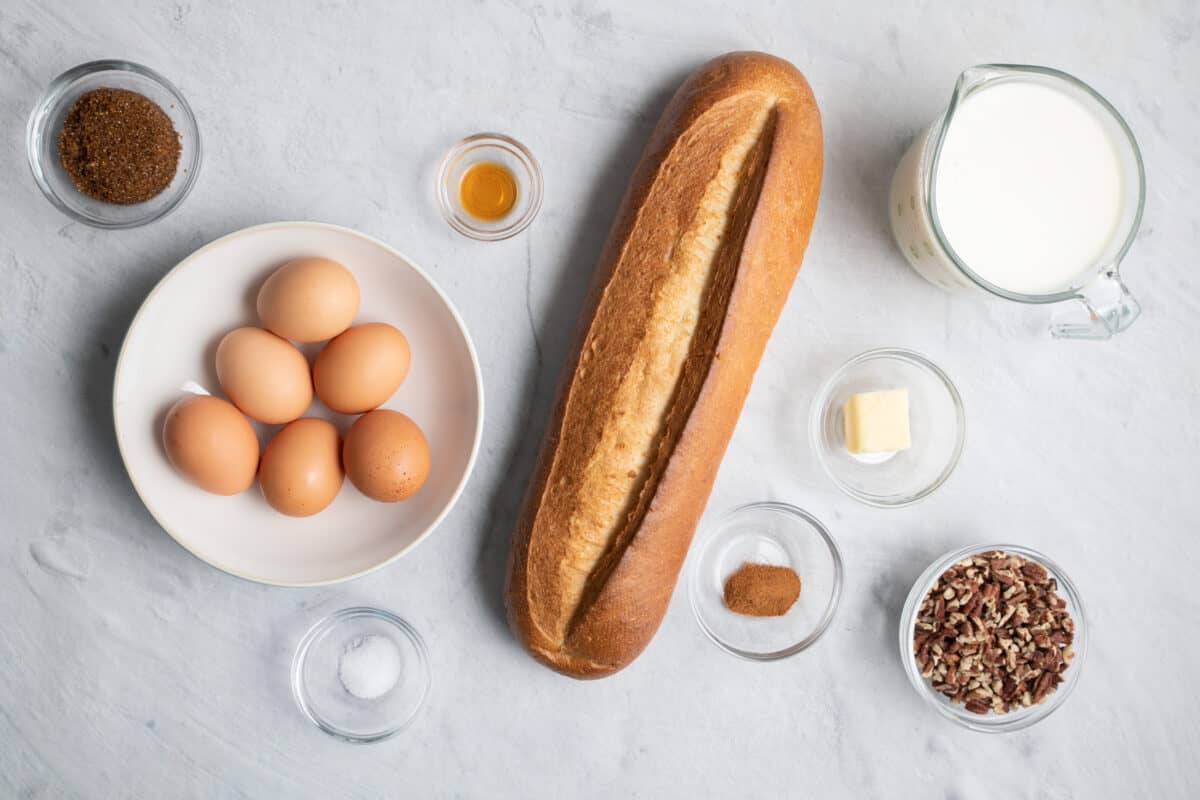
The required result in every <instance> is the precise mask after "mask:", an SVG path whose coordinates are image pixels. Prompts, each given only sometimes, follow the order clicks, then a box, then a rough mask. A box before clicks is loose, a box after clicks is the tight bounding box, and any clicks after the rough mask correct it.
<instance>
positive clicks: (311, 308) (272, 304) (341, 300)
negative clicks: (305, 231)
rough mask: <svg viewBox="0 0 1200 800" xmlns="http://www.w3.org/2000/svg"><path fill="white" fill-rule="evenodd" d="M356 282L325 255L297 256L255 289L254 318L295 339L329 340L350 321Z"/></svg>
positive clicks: (354, 311)
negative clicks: (256, 315)
mask: <svg viewBox="0 0 1200 800" xmlns="http://www.w3.org/2000/svg"><path fill="white" fill-rule="evenodd" d="M358 299H359V293H358V282H357V281H356V280H354V276H353V275H352V274H350V270H348V269H346V268H345V267H343V266H342V265H341V264H339V263H338V262H336V261H331V260H329V259H328V258H297V259H295V260H294V261H289V262H288V263H286V264H284V265H283V266H282V267H280V268H279V269H277V270H275V271H274V272H272V273H271V277H269V278H267V280H266V281H265V282H264V283H263V285H262V288H261V289H259V290H258V303H257V305H258V318H259V319H260V320H262V324H263V325H264V326H265V327H266V328H267V330H269V331H271V332H272V333H275V334H278V335H279V336H282V337H283V338H285V339H291V340H292V341H295V342H320V341H324V340H325V339H332V338H333V337H334V336H337V335H338V334H339V333H341V332H342V331H344V330H346V328H348V327H350V323H351V322H354V315H355V314H357V313H358Z"/></svg>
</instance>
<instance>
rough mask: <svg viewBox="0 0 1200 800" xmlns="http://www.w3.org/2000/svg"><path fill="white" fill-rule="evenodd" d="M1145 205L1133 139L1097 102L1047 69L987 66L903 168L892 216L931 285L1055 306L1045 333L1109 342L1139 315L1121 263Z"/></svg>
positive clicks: (971, 76)
mask: <svg viewBox="0 0 1200 800" xmlns="http://www.w3.org/2000/svg"><path fill="white" fill-rule="evenodd" d="M1144 198H1145V172H1144V169H1143V167H1142V158H1141V153H1140V152H1139V151H1138V146H1137V142H1136V141H1135V140H1134V138H1133V133H1132V132H1131V131H1130V130H1129V126H1128V125H1126V124H1125V120H1123V119H1122V118H1121V115H1120V114H1118V113H1117V111H1116V109H1114V108H1113V107H1112V106H1111V105H1110V104H1109V103H1108V101H1107V100H1105V99H1104V98H1103V97H1101V96H1100V95H1099V94H1097V93H1096V92H1095V91H1093V90H1092V89H1091V88H1090V87H1089V86H1087V85H1086V84H1084V83H1083V82H1081V81H1079V80H1077V79H1076V78H1073V77H1071V76H1070V75H1067V74H1066V73H1064V72H1059V71H1058V70H1053V69H1047V68H1045V67H1031V66H1020V65H1012V64H987V65H983V66H978V67H972V68H970V69H968V70H967V71H965V72H964V73H963V74H962V75H961V76H959V79H958V84H957V85H956V86H955V89H954V94H953V96H952V97H951V98H950V105H949V107H948V108H947V109H946V111H945V112H944V113H943V114H942V115H941V116H940V117H939V118H938V119H937V120H936V121H935V122H934V123H933V125H932V126H930V128H929V129H928V130H927V131H924V132H922V133H921V134H920V135H918V136H917V139H916V141H915V142H913V144H912V146H911V147H910V148H909V150H908V152H907V153H906V154H905V155H904V157H903V158H902V159H901V160H900V164H899V166H898V167H897V168H896V174H895V177H894V178H893V179H892V189H891V196H890V206H889V213H890V216H891V220H892V232H893V234H894V235H895V237H896V242H897V244H899V245H900V249H901V250H903V251H904V255H905V257H906V258H907V259H908V261H909V263H910V264H912V266H913V268H914V269H916V271H917V272H919V273H920V274H921V275H922V276H924V277H925V278H926V279H927V280H929V281H930V282H931V283H933V284H935V285H937V286H940V287H942V288H944V289H947V290H950V291H960V290H961V291H977V290H984V291H987V292H990V293H991V294H993V295H996V296H999V297H1003V298H1006V299H1008V300H1015V301H1017V302H1021V303H1061V304H1062V305H1060V306H1058V307H1056V309H1055V313H1054V315H1053V321H1052V323H1051V327H1050V330H1051V333H1052V334H1053V335H1055V336H1057V337H1061V338H1069V339H1107V338H1109V337H1111V336H1112V335H1114V334H1116V333H1119V332H1120V331H1123V330H1125V329H1126V328H1128V327H1129V326H1130V325H1132V324H1133V322H1134V320H1136V319H1137V317H1138V314H1139V313H1140V310H1141V309H1140V307H1139V306H1138V304H1137V301H1136V300H1134V299H1133V295H1131V294H1130V293H1129V290H1128V289H1126V288H1125V284H1124V283H1123V282H1122V281H1121V276H1120V274H1119V267H1120V264H1121V260H1122V259H1123V258H1124V257H1125V253H1126V252H1127V251H1128V250H1129V246H1130V245H1131V244H1132V243H1133V240H1134V236H1135V235H1136V234H1137V229H1138V224H1139V223H1140V222H1141V218H1142V204H1143V201H1144Z"/></svg>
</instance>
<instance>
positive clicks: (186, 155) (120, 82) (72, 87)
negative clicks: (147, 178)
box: [25, 60, 200, 228]
mask: <svg viewBox="0 0 1200 800" xmlns="http://www.w3.org/2000/svg"><path fill="white" fill-rule="evenodd" d="M93 89H128V90H130V91H133V92H137V93H138V94H140V95H143V96H145V97H146V98H148V99H149V100H151V101H152V102H154V103H155V104H156V105H157V106H158V107H159V108H161V109H162V110H163V112H164V113H165V114H166V115H167V116H168V117H170V119H171V123H172V124H173V125H174V126H175V130H176V131H177V132H178V133H179V145H180V153H179V166H178V169H177V170H176V172H175V177H174V179H173V180H172V181H171V184H170V185H169V186H167V188H166V189H164V190H163V191H162V192H160V193H159V194H157V195H155V196H154V197H152V198H150V199H149V200H147V201H145V202H144V203H134V204H131V205H120V204H117V203H105V202H104V201H102V200H96V199H95V198H92V197H88V196H87V195H85V194H83V193H82V192H80V191H79V190H78V189H76V188H75V184H74V183H73V182H72V181H71V177H70V176H69V175H68V174H67V172H66V170H65V169H63V165H62V160H61V159H60V158H59V154H58V134H59V131H61V130H62V126H63V121H64V120H65V119H66V117H67V113H68V112H69V111H70V110H71V107H72V106H73V105H75V101H76V100H78V99H79V97H80V96H81V95H83V94H86V93H87V92H90V91H92V90H93ZM25 148H26V154H27V156H28V157H29V166H30V168H31V169H32V170H33V177H34V179H35V180H36V181H37V184H38V187H39V188H41V190H42V194H44V195H46V199H47V200H49V201H50V202H51V203H53V204H54V205H55V207H57V208H58V209H59V210H60V211H62V212H63V213H64V214H66V215H67V216H69V217H72V218H73V219H76V220H78V221H79V222H83V223H86V224H88V225H92V226H94V227H97V228H136V227H138V226H139V225H145V224H146V223H147V222H153V221H154V220H157V219H161V218H162V217H165V216H166V215H167V214H169V213H170V212H171V211H172V210H174V209H175V207H176V206H178V205H179V204H180V203H182V202H183V199H184V198H185V197H187V195H188V192H190V191H191V190H192V186H193V185H195V183H196V176H197V174H199V172H200V131H199V129H198V128H197V127H196V117H195V116H194V115H193V114H192V109H191V107H189V106H188V104H187V101H186V100H184V99H183V95H181V94H180V93H179V90H178V89H176V88H175V86H174V85H173V84H172V83H171V82H170V81H168V80H167V79H166V78H164V77H163V76H161V75H159V74H158V73H157V72H155V71H154V70H151V69H148V68H147V67H143V66H141V65H140V64H134V63H131V62H128V61H119V60H108V61H92V62H89V63H87V64H80V65H79V66H78V67H75V68H74V69H70V70H67V71H66V72H64V73H63V74H62V75H59V76H58V77H57V78H55V79H54V80H53V81H52V82H51V83H50V86H49V88H47V89H46V93H45V94H44V95H42V98H41V100H39V101H38V104H37V105H36V106H35V107H34V109H33V112H32V113H31V114H30V115H29V124H28V125H27V127H26V129H25Z"/></svg>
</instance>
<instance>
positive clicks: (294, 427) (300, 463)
mask: <svg viewBox="0 0 1200 800" xmlns="http://www.w3.org/2000/svg"><path fill="white" fill-rule="evenodd" d="M339 438H340V437H339V436H338V432H337V428H335V427H333V425H332V424H330V423H329V422H326V421H325V420H323V419H316V418H314V417H305V418H304V419H298V420H296V421H295V422H291V423H289V424H288V425H287V427H285V428H284V429H283V430H281V431H279V433H277V434H275V438H273V439H271V441H270V442H269V443H268V444H267V447H266V449H265V450H263V455H262V464H260V465H259V468H258V485H259V487H260V488H261V489H262V493H263V497H265V498H266V499H267V502H268V503H270V504H271V508H273V509H275V510H276V511H278V512H280V513H282V514H287V515H288V516H291V517H307V516H310V515H312V514H316V513H317V512H318V511H320V510H322V509H323V508H325V507H326V506H328V505H329V504H330V503H332V502H333V498H335V497H337V493H338V490H340V489H341V488H342V456H341V452H340V451H341V447H340V445H341V442H340V441H339Z"/></svg>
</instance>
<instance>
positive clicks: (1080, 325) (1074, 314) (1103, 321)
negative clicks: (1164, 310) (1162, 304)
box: [1050, 267, 1142, 339]
mask: <svg viewBox="0 0 1200 800" xmlns="http://www.w3.org/2000/svg"><path fill="white" fill-rule="evenodd" d="M1141 313H1142V307H1141V306H1140V305H1138V301H1137V300H1135V299H1134V297H1133V295H1132V294H1130V293H1129V289H1128V288H1127V287H1126V286H1125V284H1124V282H1123V281H1122V280H1121V276H1120V274H1118V272H1117V270H1116V268H1115V267H1114V268H1113V269H1110V270H1109V271H1108V272H1105V273H1103V274H1101V275H1100V276H1099V277H1097V278H1096V280H1095V281H1093V282H1092V283H1091V285H1089V286H1086V287H1084V288H1082V289H1080V290H1079V292H1078V293H1077V294H1076V295H1075V299H1073V300H1070V301H1068V302H1066V303H1061V304H1059V306H1058V307H1057V308H1056V309H1055V311H1054V316H1053V319H1052V321H1051V323H1050V334H1051V335H1052V336H1054V338H1056V339H1111V338H1112V337H1113V336H1115V335H1116V334H1118V333H1120V332H1121V331H1123V330H1125V329H1126V328H1128V327H1129V326H1130V325H1132V324H1133V323H1134V321H1135V320H1136V319H1137V318H1138V315H1139V314H1141Z"/></svg>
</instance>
